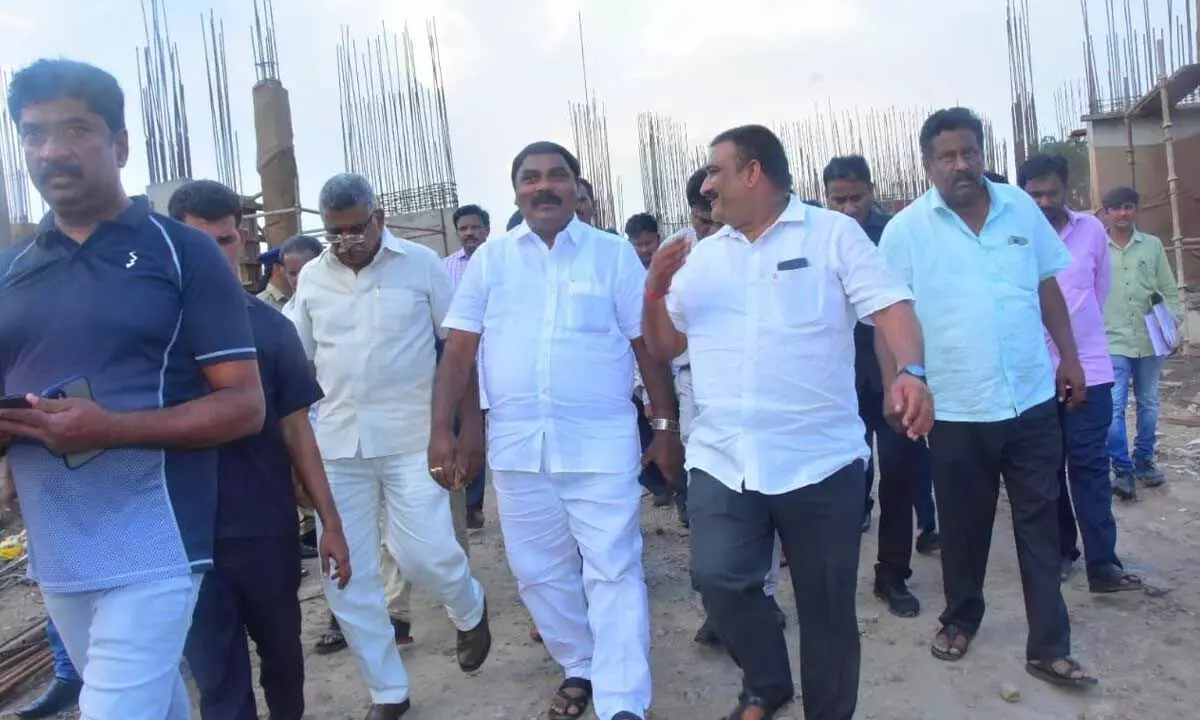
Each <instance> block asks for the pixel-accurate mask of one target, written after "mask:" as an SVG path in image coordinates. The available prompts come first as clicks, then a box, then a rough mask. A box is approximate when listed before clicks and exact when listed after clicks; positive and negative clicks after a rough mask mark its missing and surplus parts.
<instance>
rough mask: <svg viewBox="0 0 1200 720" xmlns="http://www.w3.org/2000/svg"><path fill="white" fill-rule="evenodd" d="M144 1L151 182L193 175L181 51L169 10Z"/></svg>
mask: <svg viewBox="0 0 1200 720" xmlns="http://www.w3.org/2000/svg"><path fill="white" fill-rule="evenodd" d="M148 3H149V4H147V0H141V9H142V30H143V32H144V34H145V39H146V44H145V46H143V47H139V48H138V49H137V68H138V88H139V90H140V94H141V99H142V127H143V130H144V131H145V135H146V162H147V164H148V165H149V170H150V182H151V183H162V182H167V181H169V180H175V179H178V178H188V177H191V175H192V148H191V138H190V137H189V135H188V121H187V99H186V98H187V96H186V94H185V92H184V87H183V80H182V77H181V72H180V67H179V50H178V48H177V47H176V46H175V43H173V42H172V41H171V31H170V28H169V26H168V25H167V16H166V12H165V10H164V8H163V6H162V4H161V3H160V2H159V0H148Z"/></svg>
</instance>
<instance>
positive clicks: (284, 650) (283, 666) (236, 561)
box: [184, 536, 304, 720]
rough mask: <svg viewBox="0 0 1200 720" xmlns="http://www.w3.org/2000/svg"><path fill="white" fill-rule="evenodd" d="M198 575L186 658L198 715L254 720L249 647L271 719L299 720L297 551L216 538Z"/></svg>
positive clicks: (267, 542)
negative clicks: (206, 567) (209, 565)
mask: <svg viewBox="0 0 1200 720" xmlns="http://www.w3.org/2000/svg"><path fill="white" fill-rule="evenodd" d="M213 563H214V568H213V570H212V571H210V572H209V573H208V574H206V575H205V576H204V581H203V582H202V583H201V585H200V596H199V598H198V599H197V601H196V612H195V614H194V615H193V617H192V628H191V630H190V631H189V633H188V639H187V645H186V646H185V649H184V655H185V657H186V658H187V661H188V666H189V667H190V668H191V671H192V676H193V677H194V678H195V680H196V687H197V689H198V690H199V691H200V714H201V716H202V717H204V718H206V719H207V718H214V719H215V718H219V719H220V720H257V719H258V710H257V708H256V707H255V703H254V688H253V685H252V682H253V681H252V678H251V674H250V648H249V643H248V642H247V635H249V638H250V639H252V640H254V644H255V646H256V647H257V649H258V657H259V661H260V662H259V666H260V672H259V682H260V683H261V684H262V689H263V694H264V696H265V697H266V700H267V710H268V712H269V717H270V718H271V720H300V719H301V717H302V716H303V715H304V649H303V648H302V647H301V645H300V602H299V600H298V598H297V597H296V593H297V591H298V590H299V589H300V548H299V547H298V546H297V545H296V539H295V538H294V537H290V536H289V537H279V538H274V537H264V538H245V539H241V538H239V539H220V538H218V539H217V541H216V545H215V547H214V552H213Z"/></svg>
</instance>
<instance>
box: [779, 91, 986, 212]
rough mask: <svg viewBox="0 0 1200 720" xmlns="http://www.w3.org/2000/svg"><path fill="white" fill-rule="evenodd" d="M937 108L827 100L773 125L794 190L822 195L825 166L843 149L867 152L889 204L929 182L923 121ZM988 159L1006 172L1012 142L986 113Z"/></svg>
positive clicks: (907, 199) (884, 200)
mask: <svg viewBox="0 0 1200 720" xmlns="http://www.w3.org/2000/svg"><path fill="white" fill-rule="evenodd" d="M932 113H933V108H926V107H889V108H869V109H865V110H864V109H858V108H848V109H843V110H835V109H834V108H833V107H832V106H830V105H829V104H828V103H827V104H826V105H825V107H821V106H814V109H813V113H812V114H811V115H809V116H808V117H807V118H805V119H803V120H799V121H793V122H790V123H778V124H775V125H774V126H773V128H774V130H775V132H776V134H778V135H779V137H780V140H781V141H782V142H783V144H784V148H785V149H786V150H787V153H788V160H789V162H790V164H791V169H792V179H793V182H794V188H793V189H794V191H795V192H796V193H797V194H798V195H800V196H801V197H804V198H808V199H813V200H816V199H819V198H821V197H822V196H823V194H824V182H823V179H822V172H823V171H824V169H825V166H826V165H827V164H828V162H829V160H830V159H832V158H834V157H836V156H839V155H849V154H858V155H862V156H863V157H865V158H866V159H867V161H868V162H869V163H870V164H871V172H872V175H873V180H874V182H875V195H876V198H877V199H878V200H879V201H880V202H881V203H883V204H884V205H885V206H887V207H889V208H892V209H896V208H899V207H903V206H904V205H905V204H907V203H908V202H910V201H912V200H913V199H914V198H916V197H918V196H920V195H921V194H922V193H924V192H925V191H926V190H927V189H928V188H929V180H928V178H927V177H926V174H925V169H924V164H923V163H922V161H921V149H920V143H919V137H920V132H921V126H922V125H923V124H924V122H925V120H926V118H928V117H929V115H930V114H932ZM982 120H983V124H984V143H983V151H984V162H985V164H986V166H987V167H988V168H989V169H992V170H996V171H997V172H1001V173H1004V172H1007V170H1008V168H1009V157H1008V146H1007V144H1006V143H1005V142H1003V141H997V140H996V134H995V130H994V128H993V124H992V122H991V120H990V119H989V118H987V117H983V118H982Z"/></svg>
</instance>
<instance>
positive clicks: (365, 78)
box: [337, 21, 459, 256]
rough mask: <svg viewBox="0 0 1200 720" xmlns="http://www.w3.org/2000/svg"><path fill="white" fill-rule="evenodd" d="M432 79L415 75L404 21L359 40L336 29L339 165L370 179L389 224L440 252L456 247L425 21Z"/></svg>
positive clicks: (436, 73) (449, 160) (437, 73)
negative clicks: (427, 80) (400, 27)
mask: <svg viewBox="0 0 1200 720" xmlns="http://www.w3.org/2000/svg"><path fill="white" fill-rule="evenodd" d="M426 39H427V41H428V46H429V61H430V66H431V74H432V82H431V83H429V84H427V83H425V82H423V81H421V80H420V79H419V75H420V73H419V71H418V68H417V59H416V58H417V53H416V50H415V46H414V43H413V38H412V35H411V34H410V33H409V31H408V28H407V27H405V28H404V31H403V32H402V33H401V34H400V35H397V34H396V33H394V32H388V29H387V27H386V26H384V27H383V28H382V31H381V33H380V34H379V35H376V36H375V37H372V38H367V39H366V40H365V41H363V42H362V43H361V44H360V42H359V41H358V40H357V39H356V38H353V37H351V35H350V32H349V30H348V29H345V28H343V29H342V37H341V41H340V42H339V44H338V49H337V67H338V95H339V99H340V100H341V102H340V103H339V105H340V108H341V120H342V153H343V156H344V158H345V163H346V169H347V170H348V171H350V172H356V173H360V174H362V175H364V176H366V177H367V178H368V179H370V180H371V182H372V184H373V185H374V187H375V190H376V192H377V193H378V197H379V204H380V206H381V207H382V208H383V210H384V212H385V213H386V215H387V222H388V226H389V227H390V228H392V229H393V230H395V231H396V232H397V233H398V234H400V235H402V236H403V237H405V238H407V239H409V240H412V241H413V242H419V243H421V244H423V245H426V246H428V247H430V248H432V249H433V250H435V251H436V252H438V254H440V255H443V256H444V255H448V254H450V253H452V252H454V251H456V250H457V249H458V248H459V242H458V235H457V233H456V232H454V222H453V219H452V216H453V214H454V210H455V208H456V207H457V206H458V185H457V184H456V182H455V179H454V153H453V151H452V149H451V145H450V121H449V117H448V114H447V111H446V89H445V86H444V82H443V77H442V62H441V51H440V48H439V46H438V39H437V27H436V25H435V24H434V23H433V22H432V21H431V22H428V23H427V24H426Z"/></svg>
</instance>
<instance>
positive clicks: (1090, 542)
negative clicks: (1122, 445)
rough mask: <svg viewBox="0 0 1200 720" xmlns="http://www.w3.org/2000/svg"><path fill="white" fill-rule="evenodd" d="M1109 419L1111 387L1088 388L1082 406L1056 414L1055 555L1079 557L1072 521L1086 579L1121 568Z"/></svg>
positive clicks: (1060, 408)
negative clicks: (1059, 450)
mask: <svg viewBox="0 0 1200 720" xmlns="http://www.w3.org/2000/svg"><path fill="white" fill-rule="evenodd" d="M1112 416H1113V413H1112V385H1110V384H1107V383H1106V384H1104V385H1093V386H1092V387H1089V388H1088V389H1087V401H1086V402H1084V404H1083V407H1081V408H1079V409H1078V410H1075V411H1074V412H1068V411H1067V410H1066V409H1065V408H1064V406H1063V405H1061V404H1060V405H1059V409H1058V417H1059V420H1060V421H1061V423H1062V430H1063V455H1064V462H1063V465H1062V466H1061V467H1059V469H1058V485H1059V496H1058V531H1059V541H1060V543H1061V545H1060V551H1061V554H1062V556H1063V557H1064V558H1069V559H1071V560H1076V559H1078V558H1079V548H1078V545H1077V544H1076V521H1078V529H1079V530H1078V534H1079V535H1081V536H1082V537H1083V550H1084V556H1085V558H1086V560H1087V569H1088V577H1096V576H1098V575H1100V574H1102V573H1104V572H1105V571H1109V570H1111V569H1113V568H1120V567H1121V561H1120V560H1118V559H1117V523H1116V521H1115V520H1114V519H1113V513H1112V481H1111V479H1110V478H1109V475H1108V464H1109V459H1108V449H1107V448H1106V447H1105V434H1106V433H1107V431H1108V427H1109V425H1110V424H1111V423H1112ZM1068 483H1069V487H1070V491H1069V492H1068ZM1072 505H1074V512H1072Z"/></svg>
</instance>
